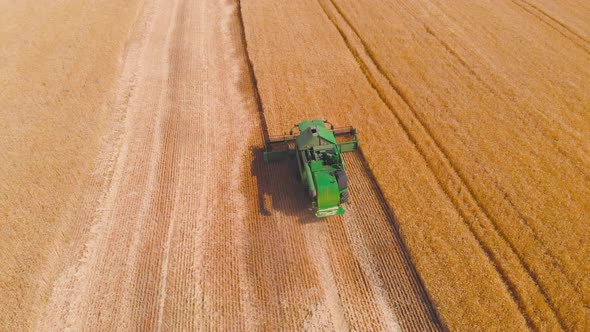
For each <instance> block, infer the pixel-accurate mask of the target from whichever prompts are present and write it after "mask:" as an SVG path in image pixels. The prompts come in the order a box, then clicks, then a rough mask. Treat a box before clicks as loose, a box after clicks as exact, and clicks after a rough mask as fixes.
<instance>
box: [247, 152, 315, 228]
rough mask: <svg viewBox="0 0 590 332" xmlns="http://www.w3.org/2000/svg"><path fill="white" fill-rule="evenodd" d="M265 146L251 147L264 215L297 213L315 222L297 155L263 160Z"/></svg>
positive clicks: (261, 208) (304, 218)
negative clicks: (295, 158)
mask: <svg viewBox="0 0 590 332" xmlns="http://www.w3.org/2000/svg"><path fill="white" fill-rule="evenodd" d="M263 153H264V149H261V148H255V149H253V150H252V154H253V155H254V158H253V159H252V167H251V170H252V175H253V176H254V178H255V179H256V184H257V189H258V209H259V212H260V213H261V214H262V215H264V216H273V215H275V214H277V213H280V214H284V215H287V216H293V217H296V218H297V219H298V220H299V221H300V222H302V223H309V222H316V221H319V220H320V219H318V218H316V217H315V216H314V214H313V212H312V211H310V210H309V208H310V207H311V204H310V200H309V198H308V197H307V195H306V193H305V190H304V188H303V184H302V183H301V181H300V178H299V173H298V169H297V164H296V163H295V160H294V159H286V160H283V161H274V162H271V163H267V162H265V161H264V155H263Z"/></svg>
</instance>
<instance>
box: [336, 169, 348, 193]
mask: <svg viewBox="0 0 590 332" xmlns="http://www.w3.org/2000/svg"><path fill="white" fill-rule="evenodd" d="M335 175H336V181H338V189H339V190H344V189H347V188H348V176H346V172H344V171H337V172H336V174H335Z"/></svg>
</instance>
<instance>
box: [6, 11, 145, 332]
mask: <svg viewBox="0 0 590 332" xmlns="http://www.w3.org/2000/svg"><path fill="white" fill-rule="evenodd" d="M137 2H138V1H110V2H97V3H94V2H92V3H90V2H88V1H69V2H63V3H62V2H59V3H57V2H52V1H8V2H7V1H4V2H2V5H1V10H0V22H1V23H0V24H1V25H2V29H1V30H0V44H1V45H2V51H1V52H0V53H2V56H1V58H2V60H0V85H1V86H2V89H1V90H2V91H1V92H0V119H1V120H0V136H1V137H2V139H1V140H0V151H2V153H1V157H0V159H1V160H0V193H1V194H0V262H1V268H0V293H1V294H2V296H1V300H0V326H1V327H2V328H4V329H6V330H25V329H33V327H32V326H33V324H34V323H33V322H34V321H35V319H36V318H37V315H38V314H39V313H40V312H41V311H42V308H43V305H44V304H45V302H46V301H47V297H48V296H49V294H50V286H51V285H52V282H53V280H54V278H55V276H56V274H57V273H58V272H59V271H60V269H62V268H63V264H64V261H65V259H64V257H69V255H65V254H64V253H66V252H68V251H69V250H70V249H71V247H70V245H71V243H72V242H73V241H74V239H76V238H77V237H78V236H79V234H78V233H77V232H78V231H79V230H81V229H86V230H87V228H88V227H89V225H87V224H85V223H84V222H82V221H83V220H85V219H83V218H82V216H80V215H79V214H76V213H73V212H72V211H78V212H79V211H82V210H84V211H86V209H85V208H86V207H87V206H85V204H89V205H92V204H94V203H95V201H93V199H88V201H86V202H83V201H82V200H80V199H79V198H80V197H81V196H82V195H83V193H84V191H85V190H87V189H88V188H90V189H89V190H88V192H87V194H88V196H87V197H93V195H94V194H95V193H94V192H96V191H100V184H101V180H100V179H96V178H93V177H92V171H93V167H94V166H95V162H96V160H97V157H98V154H99V147H100V145H101V136H102V135H103V134H104V133H105V126H106V123H107V122H108V121H109V116H110V113H109V111H108V104H109V102H111V101H112V97H113V96H112V94H111V93H110V91H111V88H112V85H113V83H114V82H115V79H116V77H117V74H118V68H119V60H120V57H121V55H122V53H123V51H124V46H125V45H124V43H125V41H126V38H127V37H128V32H129V30H130V28H131V26H132V24H133V22H134V20H135V17H136V12H137V8H138V7H137ZM89 210H91V209H89ZM45 266H48V268H47V269H44V267H45Z"/></svg>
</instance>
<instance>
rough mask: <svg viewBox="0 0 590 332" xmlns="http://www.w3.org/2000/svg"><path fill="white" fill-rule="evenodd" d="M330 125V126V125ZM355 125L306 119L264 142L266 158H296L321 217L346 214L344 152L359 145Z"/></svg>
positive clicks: (312, 202) (347, 192) (309, 193)
mask: <svg viewBox="0 0 590 332" xmlns="http://www.w3.org/2000/svg"><path fill="white" fill-rule="evenodd" d="M326 125H329V127H326ZM358 145H359V143H358V137H357V135H356V130H355V129H354V128H353V127H343V128H334V126H333V125H332V124H331V123H329V122H327V121H325V120H312V121H303V122H300V123H299V124H296V125H295V126H294V127H293V128H292V129H291V131H290V132H289V135H281V136H271V137H270V138H269V139H267V140H266V142H265V145H264V160H265V161H266V162H271V161H276V160H284V159H287V158H293V157H294V159H295V160H296V161H297V167H298V169H299V174H300V178H301V182H302V183H303V186H304V187H305V189H306V191H307V193H308V196H309V197H310V199H311V205H312V207H313V208H314V209H315V211H316V212H315V215H316V216H317V217H327V216H334V215H340V214H343V213H344V212H345V211H344V209H343V208H342V206H341V205H342V204H343V203H347V202H348V197H349V191H348V177H347V175H346V167H345V165H344V160H343V159H342V156H341V154H342V153H343V152H351V151H356V150H357V149H358Z"/></svg>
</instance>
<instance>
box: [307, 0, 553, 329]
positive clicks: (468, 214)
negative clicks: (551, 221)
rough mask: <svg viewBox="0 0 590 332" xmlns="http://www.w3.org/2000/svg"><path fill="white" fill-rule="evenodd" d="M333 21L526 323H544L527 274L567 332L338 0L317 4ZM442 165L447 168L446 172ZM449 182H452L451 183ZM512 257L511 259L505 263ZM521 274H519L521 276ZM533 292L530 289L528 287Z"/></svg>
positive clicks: (541, 293)
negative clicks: (529, 295)
mask: <svg viewBox="0 0 590 332" xmlns="http://www.w3.org/2000/svg"><path fill="white" fill-rule="evenodd" d="M318 2H319V5H320V6H321V7H322V9H323V11H324V12H325V14H326V16H327V17H328V19H329V20H330V21H331V22H332V24H333V25H334V27H335V28H336V29H337V30H338V32H339V33H340V35H341V36H342V38H343V40H344V41H345V43H346V45H347V46H348V48H349V50H350V51H351V53H352V54H353V56H354V57H355V59H356V60H357V62H358V64H359V67H360V68H361V70H362V71H363V73H365V76H366V77H367V80H368V81H369V82H370V84H371V85H372V86H373V88H374V89H375V91H376V92H377V94H378V95H379V97H380V98H381V100H382V101H383V103H384V104H385V105H387V107H388V108H389V109H390V110H391V112H392V113H393V114H394V115H395V117H396V118H397V120H398V121H399V123H400V125H401V126H402V127H403V128H404V130H405V131H406V133H407V135H408V138H409V139H410V140H411V141H412V142H413V143H414V145H415V146H416V149H417V150H418V151H419V152H420V153H421V155H422V156H423V158H424V160H425V162H426V163H427V164H428V165H429V166H430V168H431V169H432V171H433V172H434V173H435V174H436V178H437V181H438V184H439V186H440V187H441V188H442V189H443V190H444V191H445V192H446V194H447V196H448V197H449V199H451V200H452V201H453V202H454V204H455V206H456V207H457V210H458V211H459V213H460V214H461V215H462V217H463V220H464V222H465V223H466V224H467V226H468V227H469V229H470V230H471V232H472V234H473V235H474V237H475V238H476V239H477V240H478V242H479V244H480V247H481V249H482V250H483V251H484V252H485V253H486V256H487V257H488V259H489V260H490V261H491V262H492V263H493V265H494V266H495V267H496V270H497V272H498V275H499V276H500V277H501V278H502V280H503V281H504V283H505V285H506V287H507V289H508V290H509V292H510V294H511V295H512V297H513V299H514V301H515V302H516V303H517V305H518V306H519V308H520V309H521V312H522V314H523V316H524V318H525V319H526V321H527V324H528V325H529V327H530V328H531V329H538V328H540V326H541V324H542V321H543V318H542V317H538V316H537V317H535V316H536V311H537V310H536V309H535V307H534V305H533V303H538V301H529V300H528V299H525V298H523V295H522V294H523V293H526V292H522V285H521V284H522V283H525V284H526V282H523V281H522V280H523V276H522V273H526V275H528V283H530V284H531V285H532V287H534V288H536V289H537V290H538V295H537V296H540V297H541V298H542V303H545V305H546V306H547V309H545V310H546V312H549V313H551V314H550V316H553V318H552V319H553V320H554V321H557V322H558V323H559V325H560V326H561V328H562V329H565V326H564V323H563V319H561V318H560V317H559V314H558V312H557V310H556V308H555V306H554V304H553V303H552V302H551V301H550V298H549V297H548V295H547V293H546V291H545V289H544V288H543V286H542V285H541V284H540V283H539V282H538V278H537V277H536V275H535V273H534V272H533V271H532V269H531V268H530V267H529V266H528V265H527V264H526V262H525V261H524V259H523V258H522V257H520V255H519V254H518V251H517V250H516V249H515V247H514V245H513V244H512V243H511V242H510V241H509V240H508V238H507V237H506V236H505V234H503V232H502V231H501V230H500V229H499V228H498V226H497V222H496V221H495V220H494V219H493V218H492V217H491V215H490V214H489V211H487V210H486V209H485V207H484V206H483V205H482V204H481V203H480V202H479V201H478V200H477V198H476V196H475V195H474V191H473V188H471V187H470V185H469V183H468V182H467V181H465V179H464V176H463V175H462V174H461V172H460V171H459V169H458V168H457V166H456V165H454V163H453V161H452V160H451V159H450V158H449V157H448V153H447V152H446V151H445V149H444V147H443V146H442V145H441V144H440V142H438V141H437V140H436V138H435V137H434V135H433V134H432V131H431V130H430V129H429V128H428V126H427V125H426V123H425V122H424V120H423V119H422V118H421V117H420V115H419V114H418V112H417V111H416V110H415V109H414V108H413V106H412V103H411V101H410V100H409V98H408V97H407V96H406V94H405V93H404V91H403V89H402V88H401V87H398V86H396V84H395V83H394V82H393V81H392V79H391V78H390V77H389V76H388V75H387V74H386V72H385V70H384V69H383V67H381V66H380V64H379V62H378V61H377V60H376V56H375V55H374V54H373V53H372V51H371V49H370V48H369V47H368V45H367V44H366V42H364V41H363V39H362V37H361V36H360V34H359V33H358V31H357V30H356V29H355V27H354V26H353V25H352V23H351V22H350V20H349V19H348V18H347V17H346V15H345V14H344V13H343V12H342V10H341V9H340V7H339V6H338V4H336V3H335V1H332V0H329V1H321V0H320V1H318ZM384 85H385V86H387V87H388V88H390V89H392V90H393V91H395V94H396V95H397V97H398V98H400V99H401V100H402V101H403V102H404V103H405V104H406V105H407V110H408V111H409V112H405V110H400V109H395V108H394V107H393V104H392V103H391V102H390V101H389V98H390V97H389V96H391V94H389V95H388V94H387V92H386V90H385V89H384ZM440 166H442V169H441V167H440ZM447 179H452V180H451V181H448V180H447ZM483 229H488V230H489V231H491V232H493V234H495V236H496V238H497V239H498V240H499V241H500V242H497V243H496V245H501V246H502V247H503V249H502V251H501V252H503V253H502V254H499V253H498V251H499V250H498V249H494V250H492V249H491V247H490V246H491V245H492V243H490V242H489V240H487V239H486V237H484V235H483V234H484V233H483ZM505 257H511V258H508V259H507V258H505ZM510 260H515V261H517V262H518V264H519V265H520V270H521V271H522V272H521V273H515V272H514V269H513V268H509V267H508V266H509V265H507V264H511V263H509V261H510ZM519 274H520V275H519ZM527 287H531V286H527Z"/></svg>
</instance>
